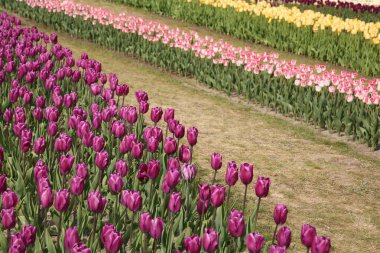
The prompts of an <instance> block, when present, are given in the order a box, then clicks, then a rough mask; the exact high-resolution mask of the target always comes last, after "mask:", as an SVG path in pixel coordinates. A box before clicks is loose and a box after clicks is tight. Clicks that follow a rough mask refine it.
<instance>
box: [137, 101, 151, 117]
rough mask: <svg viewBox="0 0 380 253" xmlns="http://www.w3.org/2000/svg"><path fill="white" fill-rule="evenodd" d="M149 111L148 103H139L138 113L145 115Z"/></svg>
mask: <svg viewBox="0 0 380 253" xmlns="http://www.w3.org/2000/svg"><path fill="white" fill-rule="evenodd" d="M148 111H149V103H148V102H146V101H141V102H140V103H139V112H140V113H142V114H145V113H147V112H148Z"/></svg>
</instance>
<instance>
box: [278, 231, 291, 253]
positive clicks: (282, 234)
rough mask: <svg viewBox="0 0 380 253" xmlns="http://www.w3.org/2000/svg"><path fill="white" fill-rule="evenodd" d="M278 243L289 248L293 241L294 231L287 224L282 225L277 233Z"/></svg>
mask: <svg viewBox="0 0 380 253" xmlns="http://www.w3.org/2000/svg"><path fill="white" fill-rule="evenodd" d="M276 240H277V245H278V246H285V247H286V248H289V245H290V243H291V241H292V232H291V231H290V229H289V228H288V227H287V226H284V227H281V228H280V229H279V230H278V232H277V235H276Z"/></svg>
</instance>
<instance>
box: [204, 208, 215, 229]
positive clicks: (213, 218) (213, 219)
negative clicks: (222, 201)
mask: <svg viewBox="0 0 380 253" xmlns="http://www.w3.org/2000/svg"><path fill="white" fill-rule="evenodd" d="M202 211H203V210H202ZM215 217H216V207H214V211H213V213H212V222H213V223H214V227H215V225H216V224H215Z"/></svg>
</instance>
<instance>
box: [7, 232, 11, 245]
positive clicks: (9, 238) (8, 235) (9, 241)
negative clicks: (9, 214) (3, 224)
mask: <svg viewBox="0 0 380 253" xmlns="http://www.w3.org/2000/svg"><path fill="white" fill-rule="evenodd" d="M7 243H8V249H10V247H11V230H10V229H7Z"/></svg>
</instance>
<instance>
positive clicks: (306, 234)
mask: <svg viewBox="0 0 380 253" xmlns="http://www.w3.org/2000/svg"><path fill="white" fill-rule="evenodd" d="M316 236H317V230H316V229H315V227H313V226H311V225H309V224H303V225H302V228H301V242H302V244H303V245H304V246H305V247H306V248H308V249H309V248H311V246H312V244H313V241H314V237H316Z"/></svg>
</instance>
